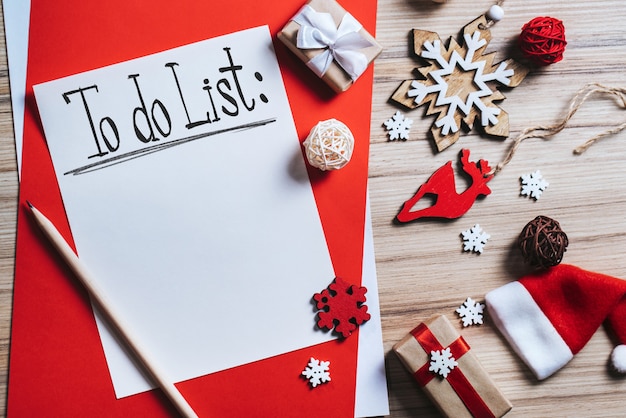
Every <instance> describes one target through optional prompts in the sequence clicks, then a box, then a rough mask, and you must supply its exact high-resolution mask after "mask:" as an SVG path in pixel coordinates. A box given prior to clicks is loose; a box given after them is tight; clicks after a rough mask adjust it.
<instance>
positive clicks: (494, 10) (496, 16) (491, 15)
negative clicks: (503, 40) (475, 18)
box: [487, 4, 504, 22]
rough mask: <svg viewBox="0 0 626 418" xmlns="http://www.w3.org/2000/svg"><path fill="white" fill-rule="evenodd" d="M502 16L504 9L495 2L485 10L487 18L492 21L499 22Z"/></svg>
mask: <svg viewBox="0 0 626 418" xmlns="http://www.w3.org/2000/svg"><path fill="white" fill-rule="evenodd" d="M503 17H504V9H503V8H502V7H500V6H498V5H497V4H494V5H493V6H491V7H490V8H489V11H488V12H487V19H489V20H493V21H494V22H499V21H501V20H502V18H503Z"/></svg>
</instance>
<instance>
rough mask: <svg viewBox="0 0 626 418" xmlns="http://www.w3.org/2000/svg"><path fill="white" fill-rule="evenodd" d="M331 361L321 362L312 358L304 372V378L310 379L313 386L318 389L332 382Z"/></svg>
mask: <svg viewBox="0 0 626 418" xmlns="http://www.w3.org/2000/svg"><path fill="white" fill-rule="evenodd" d="M329 366H330V361H320V360H317V359H314V358H313V357H311V360H309V364H308V365H307V367H306V368H305V369H304V371H303V372H302V376H305V377H306V378H307V379H309V383H310V384H311V386H313V387H316V386H317V385H319V384H320V383H326V382H330V372H329V371H328V370H329Z"/></svg>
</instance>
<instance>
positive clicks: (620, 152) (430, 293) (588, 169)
mask: <svg viewBox="0 0 626 418" xmlns="http://www.w3.org/2000/svg"><path fill="white" fill-rule="evenodd" d="M492 4H493V2H492V1H483V0H481V1H473V2H469V1H462V0H449V1H448V2H447V3H445V4H436V3H433V2H431V1H430V0H412V1H411V0H379V5H378V25H377V35H376V37H377V39H378V41H379V42H380V43H381V44H382V45H383V47H384V48H385V49H384V51H383V53H382V54H381V56H380V57H379V58H378V59H377V61H376V63H375V66H374V95H373V102H372V110H373V113H372V122H371V139H370V141H371V151H370V171H369V176H370V194H371V207H372V217H373V227H374V243H375V250H376V261H377V272H378V280H379V293H380V303H381V312H382V325H383V338H384V346H385V353H386V363H387V376H388V381H389V386H388V387H389V398H390V407H391V415H392V416H393V417H413V416H420V417H426V416H438V413H437V411H436V409H435V408H434V407H433V406H432V404H431V402H430V401H429V400H428V399H427V398H426V396H425V395H424V394H423V393H422V392H421V390H420V389H419V388H418V386H417V384H416V383H414V382H413V380H412V378H411V376H410V375H409V373H408V372H406V371H405V370H404V368H403V367H402V365H401V364H400V362H399V361H398V359H397V358H396V357H395V355H394V354H392V353H390V350H391V347H392V345H393V344H394V343H395V342H397V341H398V340H400V339H401V338H402V337H403V336H404V335H405V334H406V333H407V332H408V331H410V330H411V329H412V328H413V327H414V326H415V325H417V324H418V323H419V322H421V321H423V320H425V319H427V318H429V317H430V316H432V315H434V314H443V315H446V316H447V317H448V318H449V319H450V320H451V321H452V322H453V324H455V327H457V328H458V330H459V332H461V333H462V335H463V336H464V337H465V339H466V340H467V341H468V343H469V344H470V345H471V346H472V350H474V352H475V354H476V355H477V356H478V358H479V359H480V361H481V362H482V364H483V366H484V367H485V369H486V370H487V371H488V372H489V374H490V375H491V376H492V378H493V379H494V380H495V382H496V384H497V385H498V386H499V387H500V389H501V390H502V392H504V394H505V395H506V396H507V397H508V398H509V399H510V401H511V402H512V403H513V405H514V408H513V410H512V411H511V412H510V413H509V414H508V415H507V416H511V417H528V416H532V417H539V416H545V417H557V416H558V417H561V416H562V417H566V416H567V417H573V416H577V417H578V416H585V417H590V416H598V417H609V416H616V417H617V416H626V402H625V401H624V394H625V393H626V378H619V377H615V376H613V375H612V374H610V373H609V371H608V367H607V364H608V363H607V362H608V356H609V355H610V352H611V349H612V347H613V343H612V342H611V340H610V339H609V337H608V336H607V333H606V332H605V330H604V329H602V328H601V329H599V330H598V332H596V333H595V335H594V336H593V338H592V339H591V341H590V342H589V343H588V344H587V345H586V347H585V348H584V349H583V350H582V351H581V352H580V353H578V354H577V355H576V356H575V357H574V359H573V360H572V361H571V362H570V363H569V364H568V365H567V366H566V367H564V368H563V369H562V370H561V371H559V372H558V373H557V374H555V375H554V376H552V377H550V378H548V379H547V380H545V381H543V382H537V381H536V380H535V379H534V377H533V376H532V375H531V374H530V372H529V371H528V369H527V368H526V366H525V365H524V364H523V363H522V362H521V361H520V360H519V359H518V358H517V357H516V356H515V355H514V354H513V352H512V351H511V349H510V347H509V346H508V345H507V344H506V343H505V341H504V340H503V339H502V337H501V336H500V334H499V333H498V332H497V331H496V330H495V327H494V326H493V324H492V322H491V321H490V320H489V318H488V317H487V318H486V322H485V324H484V325H482V326H473V327H468V328H462V326H461V323H460V321H459V319H458V317H457V316H456V314H455V312H454V310H455V309H456V308H457V307H458V306H459V305H460V304H461V303H462V302H463V301H464V300H465V299H466V298H467V297H468V296H469V297H472V298H474V299H476V300H479V301H483V300H484V295H485V294H486V293H487V292H488V291H490V290H492V289H495V288H497V287H499V286H501V285H504V284H505V283H508V282H510V281H513V280H516V279H518V278H519V277H521V276H522V275H523V274H524V273H526V272H528V268H527V267H526V266H524V264H523V262H522V260H521V256H520V254H519V252H518V250H517V249H516V248H515V246H514V243H515V240H516V237H517V235H518V234H519V232H520V231H521V229H522V228H523V227H524V225H525V224H526V223H527V222H528V221H530V220H531V219H533V218H534V217H535V216H537V215H546V216H550V217H552V218H554V219H556V220H558V221H559V222H560V223H561V226H562V228H563V230H564V231H565V232H566V233H567V235H568V237H569V240H570V245H569V247H568V250H567V252H566V254H565V258H564V262H566V263H569V264H574V265H577V266H579V267H582V268H585V269H588V270H593V271H597V272H601V273H605V274H609V275H614V276H617V277H621V278H626V258H625V257H624V256H623V255H622V253H623V252H624V249H625V248H626V215H625V213H626V165H624V163H623V162H624V161H626V132H621V133H619V134H616V135H612V136H610V137H607V138H604V139H603V140H601V141H600V142H598V143H597V144H595V145H593V146H592V147H591V148H590V149H589V150H588V151H587V152H586V153H584V154H582V155H574V154H573V152H572V150H573V148H574V147H576V146H577V145H580V144H581V143H583V142H584V141H585V140H586V139H588V138H590V137H592V136H593V135H595V134H597V133H599V132H601V131H604V130H605V129H608V128H609V127H612V126H615V125H618V124H620V123H623V122H624V121H625V120H626V111H625V109H624V108H623V107H619V106H618V103H617V102H616V101H615V100H613V99H611V98H609V97H607V96H602V95H599V96H593V97H591V98H590V100H589V101H588V102H586V103H585V104H584V105H583V107H582V108H581V109H580V110H579V111H578V112H577V113H576V115H575V116H574V117H573V118H572V119H571V121H570V123H569V124H568V126H567V127H566V128H565V129H564V130H563V131H562V132H561V133H559V134H557V135H555V136H554V137H553V139H551V140H549V141H545V140H539V139H528V140H526V141H525V142H524V143H523V144H522V145H521V147H520V148H519V150H518V152H517V153H516V155H515V156H514V157H513V160H512V161H511V162H510V164H508V165H507V166H505V167H504V169H503V170H502V171H501V172H500V173H499V174H498V175H496V176H495V177H494V179H493V180H491V182H490V183H489V186H490V188H491V190H492V194H491V195H490V196H488V197H487V198H485V199H484V200H481V201H478V202H477V203H476V204H475V205H474V207H473V208H472V209H471V210H470V211H469V212H468V213H467V214H466V215H464V216H463V217H462V218H460V219H457V220H454V221H448V222H441V221H424V222H417V223H411V224H406V225H397V224H395V223H394V222H393V219H394V217H395V215H396V214H397V211H398V210H399V208H400V206H401V204H402V202H404V201H405V200H406V199H408V198H410V197H411V196H412V195H413V193H414V192H415V191H416V190H417V188H418V187H419V185H420V184H421V183H423V182H424V181H426V180H427V179H428V177H429V176H430V175H431V174H432V173H433V171H435V170H436V169H437V168H438V167H440V166H441V165H443V164H444V163H445V162H447V161H449V160H455V161H456V160H457V155H458V153H459V151H460V150H461V148H469V149H470V150H471V151H472V156H473V157H475V158H484V159H487V160H488V161H489V162H491V163H492V164H496V163H497V162H499V161H500V160H502V159H503V158H504V155H505V153H506V152H507V150H508V148H509V146H510V143H511V140H512V139H513V138H514V137H515V136H517V135H518V134H519V133H520V132H521V131H522V130H524V129H525V128H527V127H532V126H536V125H539V124H552V123H554V122H555V121H557V120H558V119H559V118H560V117H561V116H562V115H563V114H564V113H565V112H566V109H567V106H568V104H569V101H570V99H571V98H572V97H573V95H574V94H575V93H576V91H577V90H578V89H579V88H581V87H583V86H584V85H585V84H587V83H590V82H598V83H601V84H604V85H607V86H615V87H617V86H620V87H626V73H625V72H624V64H625V63H626V49H625V45H626V31H625V23H624V22H626V5H624V3H623V2H622V1H621V0H583V1H576V2H572V1H563V0H556V1H550V2H546V1H539V0H507V1H506V2H505V3H504V4H503V7H504V10H505V17H504V19H503V20H502V21H501V22H499V23H497V24H496V25H494V26H493V27H492V29H491V30H492V35H493V40H492V41H491V43H490V44H489V48H488V50H489V51H498V55H497V58H498V60H500V59H504V58H506V55H505V52H506V51H507V50H508V49H510V48H512V47H513V44H514V39H515V38H516V37H517V35H518V34H519V32H520V28H521V27H522V25H523V24H524V23H526V22H528V21H529V20H531V19H532V18H534V17H537V16H552V17H556V18H559V19H561V20H562V21H563V22H564V24H565V27H566V36H567V41H568V45H567V49H566V52H565V58H564V60H563V61H562V62H559V63H557V64H554V65H551V66H548V67H544V68H541V69H537V70H533V71H532V73H531V74H530V75H529V76H528V77H527V78H526V80H524V81H523V82H522V84H521V85H520V86H519V87H517V88H515V89H510V90H506V91H505V95H506V97H507V98H506V100H505V101H503V102H502V103H501V107H502V108H503V109H505V110H506V111H507V112H508V113H509V117H510V130H511V132H510V137H509V139H508V140H505V141H502V140H494V139H488V138H485V137H484V136H481V135H479V134H477V133H475V132H474V131H472V132H470V133H468V134H463V135H462V136H461V138H460V140H459V141H458V142H457V143H456V144H454V145H452V146H451V147H450V148H448V149H446V150H444V151H443V152H441V153H434V152H433V147H432V143H431V140H430V139H428V136H427V134H426V133H427V132H428V130H429V129H430V125H431V123H432V121H433V118H431V117H427V116H425V115H424V112H423V110H422V109H421V108H420V109H417V110H413V111H407V112H404V113H405V115H406V116H407V117H410V118H412V119H413V125H412V127H411V131H410V139H409V140H408V141H393V142H390V141H388V139H387V136H386V131H385V129H384V128H383V126H382V124H383V122H384V121H385V120H387V119H388V118H390V117H391V116H392V115H393V114H394V112H395V111H396V110H397V107H395V106H394V105H392V104H391V103H389V101H388V99H389V97H390V96H391V95H392V93H393V92H394V90H395V89H396V87H397V86H398V85H399V83H400V82H401V81H402V80H404V79H408V78H411V72H412V69H413V68H414V67H416V66H417V65H418V63H417V62H416V60H415V59H414V58H413V57H412V56H411V55H410V53H409V36H408V34H409V31H410V29H412V28H419V29H425V30H430V31H433V32H437V33H439V34H440V36H441V37H442V38H443V39H445V38H447V37H449V36H456V35H457V34H458V32H459V30H460V29H461V28H462V27H463V26H464V25H465V24H467V23H469V22H470V21H472V20H473V19H474V18H475V17H477V16H478V15H480V14H482V13H484V12H485V11H486V10H487V9H488V8H489V7H490V6H491V5H492ZM1 42H2V45H0V415H4V413H5V403H6V391H7V370H8V351H9V345H10V338H9V337H10V318H11V300H12V284H13V265H14V255H15V225H16V213H17V193H18V178H17V173H16V161H15V148H14V139H13V127H12V118H11V105H10V95H9V79H8V70H7V62H6V53H5V51H6V48H5V45H4V35H3V34H2V38H1ZM535 170H541V173H542V174H543V176H544V178H545V179H546V180H547V181H548V182H549V186H548V188H547V189H546V190H545V192H544V193H543V195H542V196H541V198H540V199H539V200H537V201H535V200H534V199H529V198H528V197H524V196H520V176H521V175H522V174H528V173H531V172H534V171H535ZM457 187H458V188H459V189H461V188H463V187H464V183H463V181H460V180H459V181H458V184H457ZM474 224H480V225H481V227H482V228H483V229H484V230H485V231H486V232H488V233H489V234H490V235H491V239H490V240H489V241H488V243H487V244H486V246H485V249H484V252H483V253H482V254H480V255H478V254H475V253H468V252H464V251H463V245H462V240H461V238H460V233H461V231H464V230H466V229H468V228H470V227H472V226H473V225H474Z"/></svg>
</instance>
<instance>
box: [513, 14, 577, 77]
mask: <svg viewBox="0 0 626 418" xmlns="http://www.w3.org/2000/svg"><path fill="white" fill-rule="evenodd" d="M565 45H567V42H566V41H565V27H564V26H563V22H562V21H560V20H559V19H555V18H553V17H536V18H534V19H533V20H531V21H530V22H528V23H526V24H525V25H524V26H523V27H522V33H521V34H520V36H519V47H520V49H521V50H522V53H523V54H524V56H525V57H526V58H528V59H529V60H531V61H532V62H534V63H535V64H538V65H548V64H553V63H555V62H559V61H561V60H562V59H563V51H565Z"/></svg>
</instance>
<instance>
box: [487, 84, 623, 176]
mask: <svg viewBox="0 0 626 418" xmlns="http://www.w3.org/2000/svg"><path fill="white" fill-rule="evenodd" d="M596 93H601V94H608V95H611V96H614V98H615V99H616V100H617V102H618V105H619V106H621V107H622V108H624V109H626V88H624V87H607V86H604V85H602V84H599V83H590V84H587V85H586V86H584V87H583V88H581V89H580V90H578V92H577V93H576V95H575V96H574V97H573V98H572V100H571V102H570V104H569V108H568V110H567V113H566V114H565V116H564V117H563V118H562V119H561V120H560V121H558V122H556V123H554V124H552V125H539V126H535V127H532V128H526V129H524V130H523V131H522V132H521V133H520V134H519V136H518V137H517V138H515V139H514V140H513V144H512V145H511V147H510V148H509V151H508V153H507V154H506V156H505V158H504V159H503V160H502V161H501V162H499V163H498V164H496V166H495V167H494V168H493V169H492V170H491V171H490V172H488V173H486V174H485V177H488V176H491V175H496V174H497V173H499V172H500V171H501V170H502V169H503V168H504V166H505V165H507V164H508V163H509V162H511V159H512V158H513V156H514V155H515V153H516V152H517V149H518V148H519V146H520V144H521V143H522V141H524V140H525V139H528V138H541V139H546V140H547V139H551V138H552V137H553V136H554V135H556V134H557V133H559V132H561V131H562V130H563V129H564V128H565V126H567V123H568V122H569V120H570V119H571V118H572V116H574V114H575V113H576V111H578V109H580V108H581V107H582V105H583V104H584V103H585V102H586V101H587V99H589V97H590V96H592V95H594V94H596ZM624 129H626V122H623V123H621V124H619V125H617V126H615V127H613V128H611V129H608V130H606V131H604V132H601V133H599V134H597V135H595V136H593V137H592V138H590V139H588V140H587V141H586V142H585V143H584V144H582V145H579V146H578V147H576V148H574V154H577V155H580V154H582V153H583V152H585V151H586V150H587V149H588V148H589V147H590V146H592V145H593V144H595V143H596V142H598V141H599V140H600V139H602V138H604V137H606V136H609V135H614V134H616V133H619V132H621V131H623V130H624Z"/></svg>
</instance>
